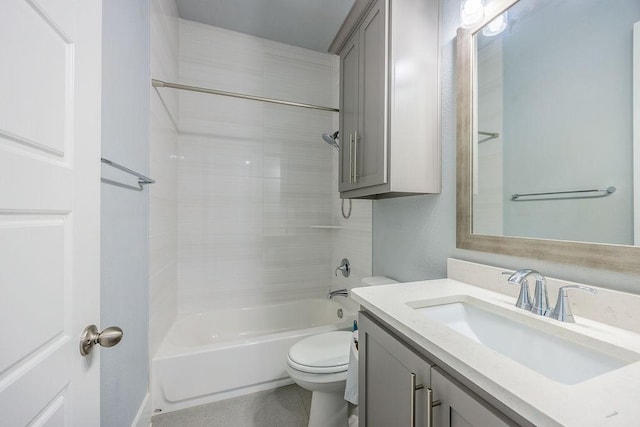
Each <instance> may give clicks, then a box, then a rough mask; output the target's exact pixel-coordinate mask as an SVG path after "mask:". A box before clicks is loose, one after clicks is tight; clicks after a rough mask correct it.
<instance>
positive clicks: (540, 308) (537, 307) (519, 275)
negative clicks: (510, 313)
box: [506, 269, 549, 316]
mask: <svg viewBox="0 0 640 427" xmlns="http://www.w3.org/2000/svg"><path fill="white" fill-rule="evenodd" d="M506 274H509V273H508V272H507V273H506ZM530 274H533V275H534V276H535V278H536V287H535V290H534V291H533V304H531V303H530V304H529V308H527V303H528V302H529V284H528V282H527V281H526V277H527V276H529V275H530ZM507 281H508V282H509V283H511V284H512V285H521V288H520V296H519V297H518V302H516V306H518V307H520V308H523V309H525V310H529V311H531V312H532V313H535V314H539V315H540V316H546V315H547V314H549V296H548V295H547V282H546V280H545V278H544V276H543V275H542V274H540V273H538V272H537V271H535V270H529V269H522V270H518V271H516V272H514V273H511V275H510V276H509V278H508V279H507Z"/></svg>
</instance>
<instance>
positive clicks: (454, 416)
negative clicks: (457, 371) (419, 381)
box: [431, 366, 517, 427]
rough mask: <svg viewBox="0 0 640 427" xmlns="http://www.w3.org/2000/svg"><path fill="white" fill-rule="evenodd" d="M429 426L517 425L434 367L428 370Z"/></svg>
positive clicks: (483, 426) (502, 426) (497, 426)
mask: <svg viewBox="0 0 640 427" xmlns="http://www.w3.org/2000/svg"><path fill="white" fill-rule="evenodd" d="M431 389H432V390H433V402H434V403H435V404H436V405H437V406H434V408H433V427H472V426H477V427H485V426H491V427H506V426H516V425H517V424H516V423H514V422H512V421H511V420H509V419H508V418H506V417H505V416H504V415H503V414H501V413H499V412H498V411H497V410H495V409H494V408H493V407H491V406H490V405H489V404H488V403H486V402H484V401H482V400H481V399H480V398H479V397H478V396H476V395H475V393H473V392H471V391H470V390H468V389H467V388H466V387H464V386H463V385H462V384H460V383H459V382H458V381H456V380H455V379H453V378H451V377H450V376H449V375H447V374H446V373H445V372H444V371H443V370H442V369H440V368H438V367H435V366H434V367H432V368H431Z"/></svg>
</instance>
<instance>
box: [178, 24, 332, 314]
mask: <svg viewBox="0 0 640 427" xmlns="http://www.w3.org/2000/svg"><path fill="white" fill-rule="evenodd" d="M180 31H181V33H180V34H181V39H180V43H181V45H180V46H181V49H180V80H181V82H183V83H188V84H197V85H204V86H208V87H213V88H215V89H220V90H226V91H237V92H242V93H249V94H254V95H259V96H269V97H273V98H278V99H285V100H293V101H301V102H309V103H314V104H322V105H337V92H336V91H335V87H336V81H335V79H336V78H337V73H336V68H335V67H336V63H337V61H336V58H335V57H334V56H332V55H328V54H322V53H318V52H312V51H308V50H305V49H300V48H297V47H292V46H287V45H283V44H280V43H275V42H271V41H267V40H263V39H259V38H255V37H251V36H247V35H244V34H239V33H235V32H232V31H228V30H224V29H221V28H215V27H210V26H207V25H203V24H197V23H193V22H189V21H184V20H183V21H181V27H180ZM334 116H336V114H332V113H328V112H322V111H314V110H305V109H300V108H294V107H289V106H281V105H273V104H263V103H259V102H254V101H247V100H239V99H233V98H228V97H218V96H212V95H202V94H193V93H182V94H181V95H180V153H179V156H180V172H179V174H180V177H179V194H180V203H179V204H180V208H179V223H180V226H179V238H178V247H179V266H178V271H179V299H180V306H179V310H180V311H181V312H193V311H201V310H206V309H211V308H215V307H219V306H223V305H229V304H234V305H235V304H237V305H244V304H250V303H261V302H265V301H275V300H281V299H290V298H300V297H309V296H320V295H324V294H326V292H327V291H328V290H329V288H330V286H331V273H332V271H333V267H332V253H331V252H332V236H331V231H327V230H316V229H311V226H312V225H318V224H330V223H331V222H332V210H333V204H334V202H333V199H334V197H335V195H336V191H335V190H336V188H335V186H334V181H333V175H334V174H335V170H336V169H335V168H334V165H333V157H332V156H333V151H332V149H331V147H329V146H327V145H326V144H324V143H323V142H322V139H321V134H322V133H323V132H331V131H332V129H333V128H334V127H335V125H334V123H336V118H335V117H334Z"/></svg>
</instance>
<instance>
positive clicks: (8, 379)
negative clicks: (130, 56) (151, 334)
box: [0, 0, 102, 427]
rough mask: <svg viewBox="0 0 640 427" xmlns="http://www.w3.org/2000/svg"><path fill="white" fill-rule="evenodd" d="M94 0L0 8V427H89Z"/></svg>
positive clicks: (95, 253)
mask: <svg viewBox="0 0 640 427" xmlns="http://www.w3.org/2000/svg"><path fill="white" fill-rule="evenodd" d="M101 14H102V3H101V1H100V0H55V1H53V0H1V5H0V425H3V426H11V427H13V426H24V425H36V426H40V425H47V426H72V425H73V426H83V427H84V426H94V425H98V424H99V420H100V412H99V411H100V394H99V358H98V356H99V351H95V350H94V352H93V354H92V355H90V356H89V357H82V356H81V355H80V352H79V349H78V347H79V346H78V339H79V336H80V334H81V332H82V330H83V328H84V327H85V326H86V325H88V324H91V323H97V322H98V320H99V319H100V312H99V308H100V307H99V277H100V275H99V265H100V263H99V255H100V253H99V248H100V246H99V221H100V209H99V202H100V193H99V191H100V175H99V173H100V86H101V42H102V41H101V32H102V29H101V20H102V17H101Z"/></svg>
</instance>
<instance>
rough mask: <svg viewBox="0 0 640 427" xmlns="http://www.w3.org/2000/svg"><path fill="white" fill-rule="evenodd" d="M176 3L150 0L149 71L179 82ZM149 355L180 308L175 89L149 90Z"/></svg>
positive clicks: (154, 350)
mask: <svg viewBox="0 0 640 427" xmlns="http://www.w3.org/2000/svg"><path fill="white" fill-rule="evenodd" d="M178 29H179V23H178V7H177V5H176V2H175V0H152V1H151V76H152V78H155V79H160V80H166V81H169V82H177V81H178V52H179V32H178ZM150 97H151V100H150V108H151V112H150V138H151V144H150V175H151V176H152V177H153V178H154V179H155V180H156V183H155V184H154V185H151V186H150V187H149V188H150V190H149V191H150V197H149V200H150V226H149V247H150V254H149V281H150V283H149V288H150V290H149V292H150V307H149V355H150V357H153V355H154V354H155V352H156V351H157V349H158V347H159V346H160V343H161V342H162V339H163V338H164V336H165V334H166V332H167V331H168V329H169V327H170V326H171V323H172V322H173V320H174V319H175V317H176V314H177V311H178V270H177V263H178V245H177V242H178V129H177V128H176V124H177V122H178V120H179V108H178V104H179V98H178V94H177V93H176V91H173V90H171V89H165V88H159V89H156V90H152V91H151V92H150Z"/></svg>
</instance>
